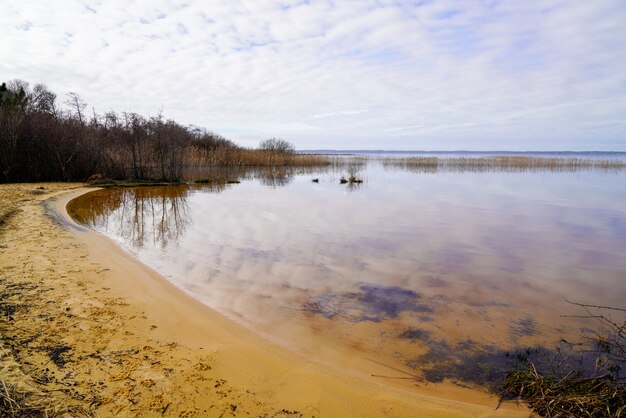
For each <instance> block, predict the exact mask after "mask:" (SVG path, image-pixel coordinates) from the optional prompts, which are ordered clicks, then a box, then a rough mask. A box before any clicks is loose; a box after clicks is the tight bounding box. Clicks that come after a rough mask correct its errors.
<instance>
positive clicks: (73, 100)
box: [65, 91, 87, 123]
mask: <svg viewBox="0 0 626 418" xmlns="http://www.w3.org/2000/svg"><path fill="white" fill-rule="evenodd" d="M65 104H67V105H68V106H69V107H70V108H71V109H72V110H73V111H74V114H75V116H76V117H77V118H78V120H79V121H80V122H81V123H83V122H84V121H83V112H84V111H85V108H86V107H87V103H85V101H84V100H83V99H82V97H80V95H79V94H78V93H74V92H73V91H71V92H69V93H67V100H66V101H65Z"/></svg>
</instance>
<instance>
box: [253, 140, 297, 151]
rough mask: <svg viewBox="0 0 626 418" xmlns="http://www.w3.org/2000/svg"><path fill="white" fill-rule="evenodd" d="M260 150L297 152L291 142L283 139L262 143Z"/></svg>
mask: <svg viewBox="0 0 626 418" xmlns="http://www.w3.org/2000/svg"><path fill="white" fill-rule="evenodd" d="M259 149H261V150H263V151H275V152H281V153H293V152H295V151H296V148H295V147H294V146H293V144H292V143H291V142H289V141H285V140H284V139H281V138H270V139H266V140H264V141H261V143H260V144H259Z"/></svg>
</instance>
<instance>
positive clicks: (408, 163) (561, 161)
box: [382, 156, 626, 173]
mask: <svg viewBox="0 0 626 418" xmlns="http://www.w3.org/2000/svg"><path fill="white" fill-rule="evenodd" d="M382 164H383V166H384V167H385V168H391V169H394V168H396V169H402V170H407V171H415V172H424V173H434V172H437V171H452V172H485V171H504V172H526V171H530V172H533V171H556V172H558V171H563V172H569V171H579V170H598V171H614V170H615V171H616V170H623V169H625V168H626V163H624V162H622V161H619V160H595V159H585V158H563V157H528V156H494V157H451V158H439V157H407V158H385V159H382Z"/></svg>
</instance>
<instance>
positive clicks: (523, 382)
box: [503, 302, 626, 417]
mask: <svg viewBox="0 0 626 418" xmlns="http://www.w3.org/2000/svg"><path fill="white" fill-rule="evenodd" d="M570 303H572V302H570ZM572 304H573V305H576V306H579V307H581V308H583V309H584V310H585V313H584V314H583V315H576V316H575V317H577V318H586V319H592V320H595V321H596V322H597V324H598V327H597V329H596V330H594V331H592V332H591V333H589V332H583V341H582V342H580V343H577V344H573V348H574V350H573V351H572V352H562V351H560V350H559V353H558V356H557V357H556V358H555V359H554V360H553V361H552V362H551V363H550V364H549V365H548V367H545V365H544V366H543V368H544V369H545V370H542V371H538V370H537V368H538V367H536V365H535V364H534V363H533V362H531V361H529V360H528V358H527V359H526V361H523V362H522V363H521V364H520V365H519V366H518V367H516V368H514V369H512V370H509V372H508V373H507V376H506V381H505V384H504V390H503V397H518V398H521V399H524V400H525V401H526V402H528V404H529V405H530V407H531V408H532V409H533V410H534V411H535V412H536V413H538V414H539V415H541V416H545V417H623V416H626V385H625V384H626V376H625V375H624V372H626V318H623V319H616V318H615V316H616V315H618V316H619V315H622V314H624V313H625V312H626V309H622V308H613V307H608V306H596V305H586V304H581V303H572ZM563 342H565V343H567V342H566V341H563ZM568 344H569V343H568ZM572 360H574V362H572ZM573 364H577V366H575V367H573V366H572V365H573Z"/></svg>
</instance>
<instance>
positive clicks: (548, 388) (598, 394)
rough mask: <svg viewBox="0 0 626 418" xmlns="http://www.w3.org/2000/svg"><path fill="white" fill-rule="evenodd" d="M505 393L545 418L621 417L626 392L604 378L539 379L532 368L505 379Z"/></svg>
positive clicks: (546, 377)
mask: <svg viewBox="0 0 626 418" xmlns="http://www.w3.org/2000/svg"><path fill="white" fill-rule="evenodd" d="M505 389H506V391H507V392H508V393H509V394H514V395H516V396H519V397H521V398H522V399H524V400H526V402H528V404H529V405H530V407H531V408H532V409H533V410H534V411H535V412H536V413H537V414H539V415H541V416H545V417H622V416H625V415H626V391H625V390H624V387H623V385H620V384H616V383H615V382H613V381H611V380H610V379H609V378H608V376H601V377H587V378H582V377H577V376H573V375H566V376H563V377H551V376H543V375H542V374H541V373H539V372H538V371H537V370H536V369H535V367H534V366H533V365H532V364H529V365H527V366H526V367H524V368H520V369H517V370H513V371H511V372H509V374H508V376H507V381H506V386H505Z"/></svg>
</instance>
